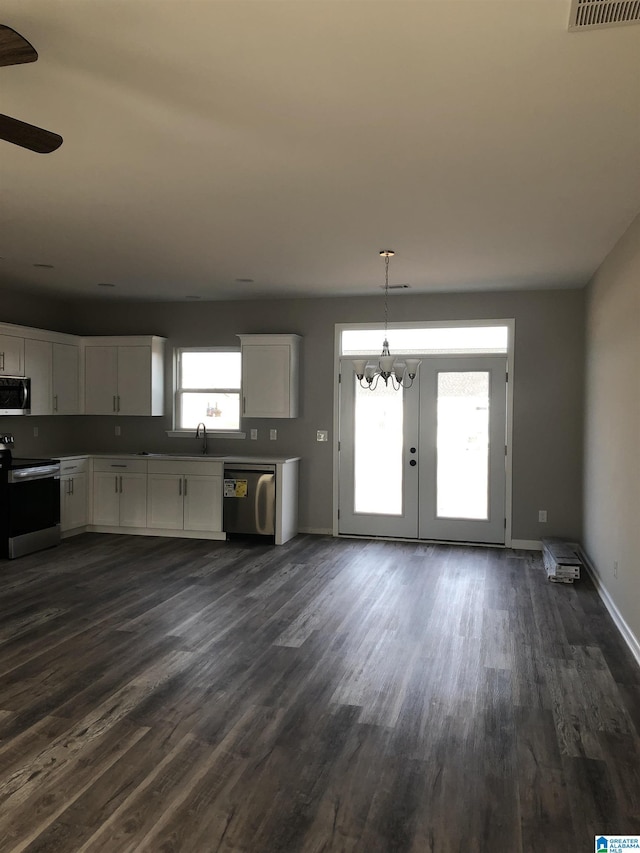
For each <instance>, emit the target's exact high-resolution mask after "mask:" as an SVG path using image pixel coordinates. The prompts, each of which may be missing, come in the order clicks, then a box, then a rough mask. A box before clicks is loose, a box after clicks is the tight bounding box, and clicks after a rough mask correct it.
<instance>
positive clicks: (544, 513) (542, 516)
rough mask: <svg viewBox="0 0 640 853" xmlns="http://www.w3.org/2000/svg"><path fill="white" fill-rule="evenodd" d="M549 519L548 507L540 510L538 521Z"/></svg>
mask: <svg viewBox="0 0 640 853" xmlns="http://www.w3.org/2000/svg"><path fill="white" fill-rule="evenodd" d="M546 520H547V511H546V509H540V510H538V521H543V522H544V521H546Z"/></svg>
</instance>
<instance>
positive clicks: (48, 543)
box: [0, 435, 60, 559]
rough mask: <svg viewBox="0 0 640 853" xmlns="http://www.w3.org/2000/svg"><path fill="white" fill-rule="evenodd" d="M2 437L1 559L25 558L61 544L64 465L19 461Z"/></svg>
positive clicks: (6, 438)
mask: <svg viewBox="0 0 640 853" xmlns="http://www.w3.org/2000/svg"><path fill="white" fill-rule="evenodd" d="M12 448H13V436H12V435H0V556H3V557H9V558H10V559H12V558H14V557H22V556H23V555H24V554H31V553H32V552H33V551H40V550H42V549H43V548H51V547H52V546H54V545H58V544H59V543H60V463H59V462H58V460H56V459H28V458H19V457H18V458H16V457H15V456H13V453H12Z"/></svg>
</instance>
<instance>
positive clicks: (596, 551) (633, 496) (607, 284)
mask: <svg viewBox="0 0 640 853" xmlns="http://www.w3.org/2000/svg"><path fill="white" fill-rule="evenodd" d="M639 375H640V216H638V217H637V218H636V220H635V221H634V222H633V224H632V225H631V227H630V228H629V230H628V231H627V232H626V234H624V235H623V237H622V238H621V239H620V240H619V242H618V244H617V246H616V247H615V248H614V250H613V251H612V252H611V254H610V255H609V257H608V258H607V259H606V260H605V262H604V263H603V264H602V266H601V267H600V269H599V270H598V272H597V273H596V275H595V277H594V279H593V281H592V282H591V283H590V285H589V288H588V299H587V358H586V406H585V504H584V518H585V537H584V541H585V545H586V548H587V552H588V554H589V555H590V557H591V559H592V561H593V563H594V566H595V568H596V570H597V572H598V575H599V577H600V580H601V582H602V584H603V585H604V587H605V589H606V591H607V592H608V594H609V595H610V597H611V599H612V600H613V602H614V604H615V606H616V607H617V608H618V610H619V611H620V613H621V615H622V617H623V619H624V620H625V621H626V623H627V625H628V626H629V628H630V629H631V631H632V632H633V634H634V635H635V637H636V642H640V556H639V555H640V380H639V378H638V377H639ZM616 561H617V563H618V571H617V577H615V576H614V563H615V562H616Z"/></svg>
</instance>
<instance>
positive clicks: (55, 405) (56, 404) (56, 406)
mask: <svg viewBox="0 0 640 853" xmlns="http://www.w3.org/2000/svg"><path fill="white" fill-rule="evenodd" d="M53 411H54V412H57V411H58V395H57V394H54V395H53Z"/></svg>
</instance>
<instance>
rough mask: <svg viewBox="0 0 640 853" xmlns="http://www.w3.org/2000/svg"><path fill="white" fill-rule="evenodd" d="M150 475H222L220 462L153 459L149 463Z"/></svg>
mask: <svg viewBox="0 0 640 853" xmlns="http://www.w3.org/2000/svg"><path fill="white" fill-rule="evenodd" d="M148 464H149V473H150V474H179V475H181V476H183V477H189V476H191V477H192V476H196V475H198V474H200V475H201V476H203V477H216V476H220V475H221V474H222V462H213V461H212V462H209V461H206V460H204V459H203V460H202V462H201V461H200V460H199V459H193V460H189V459H184V460H177V459H154V460H150V461H149V463H148Z"/></svg>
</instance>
